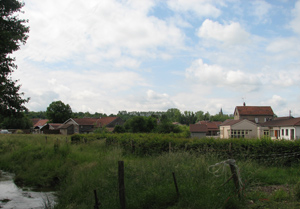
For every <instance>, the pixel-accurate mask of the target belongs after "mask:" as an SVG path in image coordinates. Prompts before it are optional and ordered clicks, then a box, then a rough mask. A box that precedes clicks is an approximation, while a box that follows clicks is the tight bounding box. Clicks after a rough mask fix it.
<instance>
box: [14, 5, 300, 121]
mask: <svg viewBox="0 0 300 209" xmlns="http://www.w3.org/2000/svg"><path fill="white" fill-rule="evenodd" d="M24 2H25V6H24V8H23V11H24V12H25V13H24V14H22V15H20V17H21V18H26V19H29V26H30V33H29V39H28V41H27V44H26V45H25V46H22V47H21V50H19V51H17V52H16V53H15V54H14V56H15V57H16V64H17V65H18V70H16V71H15V72H14V74H13V77H14V78H16V79H20V81H19V84H21V85H22V89H21V90H22V91H23V92H24V93H25V95H26V96H27V97H30V98H31V100H30V102H29V103H28V104H27V105H26V106H27V107H28V108H29V110H31V111H45V110H46V108H47V106H48V105H49V104H50V103H51V102H52V101H57V100H61V101H63V102H64V103H65V104H69V105H70V106H71V108H72V110H73V111H74V112H80V111H82V112H86V111H89V112H90V113H94V112H99V113H106V114H111V113H113V114H117V113H118V111H121V110H126V111H166V110H168V109H169V108H178V109H180V110H181V111H185V110H188V111H193V112H196V111H199V110H202V111H205V112H206V111H208V112H210V113H211V114H216V113H218V112H219V110H220V108H222V109H223V112H224V113H227V114H231V113H233V111H234V108H235V106H239V105H242V104H243V101H245V102H246V104H247V105H255V106H271V107H272V108H273V110H274V112H275V113H276V114H277V115H278V116H286V115H288V114H289V110H291V111H292V115H293V116H298V117H299V116H300V106H299V104H300V94H299V92H300V91H299V90H300V88H299V87H300V59H299V58H300V0H269V1H264V0H88V1H87V0H63V1H61V0H43V1H41V0H25V1H24Z"/></svg>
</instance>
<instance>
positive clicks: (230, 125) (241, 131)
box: [220, 103, 274, 139]
mask: <svg viewBox="0 0 300 209" xmlns="http://www.w3.org/2000/svg"><path fill="white" fill-rule="evenodd" d="M273 119H274V112H273V110H272V108H271V107H270V106H246V104H245V103H244V105H243V106H237V107H236V108H235V110H234V119H228V120H226V121H224V122H223V123H221V124H220V138H223V139H224V138H225V139H226V138H261V137H264V136H267V137H268V136H269V133H270V132H269V128H268V127H266V126H264V125H262V124H263V123H265V122H267V121H272V120H273Z"/></svg>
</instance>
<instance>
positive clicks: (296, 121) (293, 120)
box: [261, 118, 300, 127]
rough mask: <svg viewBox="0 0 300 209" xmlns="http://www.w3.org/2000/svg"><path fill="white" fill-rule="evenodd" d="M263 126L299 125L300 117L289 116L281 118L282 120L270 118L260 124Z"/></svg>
mask: <svg viewBox="0 0 300 209" xmlns="http://www.w3.org/2000/svg"><path fill="white" fill-rule="evenodd" d="M261 125H262V126H265V127H274V126H279V127H280V126H300V118H290V119H282V120H272V121H267V122H265V123H262V124H261Z"/></svg>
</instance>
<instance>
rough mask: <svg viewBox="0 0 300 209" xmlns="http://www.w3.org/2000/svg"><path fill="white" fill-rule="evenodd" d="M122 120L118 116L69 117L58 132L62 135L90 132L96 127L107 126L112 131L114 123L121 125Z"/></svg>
mask: <svg viewBox="0 0 300 209" xmlns="http://www.w3.org/2000/svg"><path fill="white" fill-rule="evenodd" d="M123 124H124V121H123V120H122V119H121V118H120V117H104V118H70V119H68V120H67V121H65V122H64V123H63V124H62V125H61V126H60V127H59V129H60V132H61V133H62V134H64V135H70V134H75V133H90V132H93V131H94V130H96V129H97V128H103V127H105V128H107V129H108V130H109V131H113V129H114V127H115V126H116V125H123Z"/></svg>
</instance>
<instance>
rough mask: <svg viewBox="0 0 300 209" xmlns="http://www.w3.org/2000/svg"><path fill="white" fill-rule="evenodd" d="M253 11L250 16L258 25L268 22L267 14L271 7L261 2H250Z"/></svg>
mask: <svg viewBox="0 0 300 209" xmlns="http://www.w3.org/2000/svg"><path fill="white" fill-rule="evenodd" d="M252 5H253V9H252V10H251V15H254V16H256V17H257V18H258V22H259V23H267V22H269V21H270V19H269V17H268V14H269V11H270V10H271V9H272V5H271V4H269V3H267V2H266V1H263V0H255V1H252Z"/></svg>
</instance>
